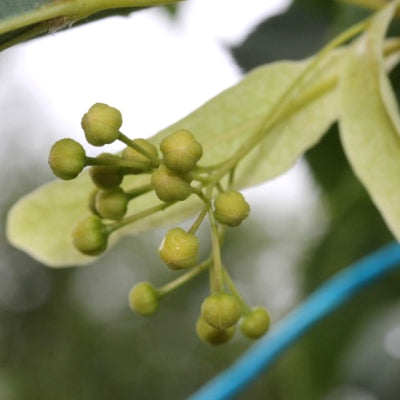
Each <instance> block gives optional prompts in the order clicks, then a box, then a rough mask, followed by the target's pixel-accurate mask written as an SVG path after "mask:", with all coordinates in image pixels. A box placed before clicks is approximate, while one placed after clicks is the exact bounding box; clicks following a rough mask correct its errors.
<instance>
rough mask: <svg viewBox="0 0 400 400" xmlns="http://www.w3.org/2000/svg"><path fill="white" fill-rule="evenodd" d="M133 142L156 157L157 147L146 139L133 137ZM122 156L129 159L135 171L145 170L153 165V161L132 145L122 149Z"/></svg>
mask: <svg viewBox="0 0 400 400" xmlns="http://www.w3.org/2000/svg"><path fill="white" fill-rule="evenodd" d="M133 142H134V143H135V144H137V145H138V146H140V147H141V148H143V149H144V150H146V151H147V152H148V153H150V154H151V155H152V156H153V157H154V158H158V151H157V148H156V147H155V146H154V145H152V144H151V143H150V142H149V141H148V140H146V139H134V140H133ZM122 158H123V159H124V160H128V161H130V162H131V163H132V164H133V165H132V169H133V170H136V171H137V172H145V171H148V170H150V169H151V168H152V167H153V162H152V161H151V160H150V158H148V157H146V156H145V155H143V154H142V153H139V152H138V151H137V150H135V149H133V148H132V147H126V148H125V149H124V150H123V152H122ZM136 171H135V172H136Z"/></svg>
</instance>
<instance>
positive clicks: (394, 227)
mask: <svg viewBox="0 0 400 400" xmlns="http://www.w3.org/2000/svg"><path fill="white" fill-rule="evenodd" d="M396 4H397V2H396V3H393V2H392V3H391V4H390V5H388V6H387V7H385V8H384V9H383V10H382V11H381V12H379V13H378V14H377V16H376V17H375V18H374V19H373V20H372V23H371V25H370V27H369V29H368V31H367V32H366V33H365V34H364V35H363V36H362V37H361V38H360V39H359V40H358V41H357V42H356V43H355V45H354V46H353V47H352V48H351V49H349V54H348V58H347V62H346V65H345V67H344V70H343V75H342V77H341V83H340V133H341V139H342V142H343V146H344V149H345V152H346V154H347V157H348V159H349V161H350V164H351V165H352V167H353V169H354V171H355V173H356V175H357V176H358V178H359V179H360V181H361V182H362V183H363V185H364V186H365V187H366V189H367V191H368V192H369V194H370V196H371V198H372V200H373V201H374V203H375V205H376V206H377V208H378V209H379V210H380V212H381V214H382V216H383V218H384V219H385V221H386V223H387V224H388V226H389V228H390V229H391V231H392V233H393V234H394V235H395V237H396V238H397V239H400V136H399V134H400V131H399V127H400V121H399V116H398V107H397V105H396V101H395V97H394V94H393V92H392V89H391V87H390V84H389V82H388V78H387V77H386V74H385V70H384V64H383V56H382V45H383V38H384V35H385V32H386V29H387V27H388V24H389V22H390V20H391V18H392V16H393V13H394V10H395V7H396Z"/></svg>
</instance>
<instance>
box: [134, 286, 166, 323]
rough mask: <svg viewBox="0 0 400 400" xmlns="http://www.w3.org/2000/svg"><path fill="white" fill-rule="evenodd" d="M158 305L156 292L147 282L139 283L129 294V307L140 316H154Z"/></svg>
mask: <svg viewBox="0 0 400 400" xmlns="http://www.w3.org/2000/svg"><path fill="white" fill-rule="evenodd" d="M158 305H159V299H158V294H157V291H156V289H155V288H154V286H153V285H152V284H151V283H149V282H140V283H138V284H136V285H135V286H134V287H133V288H132V289H131V291H130V292H129V307H130V308H131V309H132V310H133V311H135V312H137V313H138V314H140V315H143V316H147V315H152V314H154V313H155V312H156V311H157V309H158Z"/></svg>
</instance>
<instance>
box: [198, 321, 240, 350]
mask: <svg viewBox="0 0 400 400" xmlns="http://www.w3.org/2000/svg"><path fill="white" fill-rule="evenodd" d="M196 332H197V336H198V337H199V338H200V339H201V340H202V341H203V342H204V343H207V344H211V345H212V346H217V345H219V344H223V343H226V342H228V341H229V340H230V339H231V338H232V337H233V335H234V334H235V327H234V326H231V327H230V328H227V329H216V328H214V327H213V326H211V325H209V324H207V322H206V321H204V319H203V318H202V317H200V318H199V319H198V320H197V323H196Z"/></svg>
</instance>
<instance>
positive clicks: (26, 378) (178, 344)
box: [0, 0, 400, 400]
mask: <svg viewBox="0 0 400 400" xmlns="http://www.w3.org/2000/svg"><path fill="white" fill-rule="evenodd" d="M178 12H179V10H178ZM365 15H366V12H365V11H363V10H361V9H359V8H355V7H351V6H348V5H344V4H343V3H337V2H334V1H331V0H326V1H323V2H321V1H319V0H297V1H294V3H293V4H292V5H291V6H290V7H289V9H288V10H287V11H286V12H285V13H283V14H281V15H278V16H275V17H273V18H270V19H268V20H266V21H264V22H262V23H261V24H260V25H259V26H257V27H255V29H254V31H253V32H252V33H251V34H250V35H249V36H248V38H247V39H246V40H245V41H244V42H243V43H242V44H241V45H240V46H235V47H234V48H232V49H231V51H232V54H233V56H234V58H235V60H236V62H237V63H238V65H239V66H240V67H241V68H242V70H243V71H244V72H245V71H247V70H249V69H251V68H253V67H255V66H257V65H259V64H262V63H265V62H271V61H274V60H278V59H299V58H303V57H306V56H309V55H311V54H313V52H315V51H316V50H317V49H318V48H319V47H321V46H322V45H323V44H324V43H325V42H326V41H327V40H328V39H329V37H331V36H332V35H334V34H335V33H337V32H339V31H340V30H341V29H343V28H344V27H346V26H348V25H349V24H351V23H353V22H355V21H357V20H359V19H361V18H363V16H365ZM396 30H398V29H397V24H394V31H396ZM7 72H8V66H7V62H4V61H3V63H2V64H1V65H0V75H1V76H5V75H6V73H7ZM391 78H392V82H393V85H394V87H395V90H396V94H399V93H400V69H399V68H397V69H396V70H395V71H393V73H392V75H391ZM2 91H3V93H2V95H1V97H0V109H1V110H2V111H1V112H2V114H3V115H4V116H6V117H5V118H4V120H5V121H6V124H4V125H5V126H2V130H3V132H2V144H1V147H0V160H1V162H2V164H1V165H2V170H1V173H0V185H1V188H2V189H1V197H0V210H1V211H0V212H1V214H0V216H1V224H2V225H1V226H2V229H1V232H0V235H1V239H0V247H1V250H0V400H50V399H51V400H53V399H58V400H92V399H96V400H110V399H116V400H132V399H135V400H147V399H148V400H150V399H151V400H153V399H160V400H161V399H184V398H186V397H187V396H188V395H189V394H191V393H192V392H194V391H195V390H196V389H197V388H198V387H199V386H200V385H202V384H203V383H205V382H206V381H207V380H208V379H210V378H211V377H213V376H214V375H215V374H217V373H218V372H220V371H221V370H222V369H224V368H226V367H227V366H229V365H230V364H231V363H232V362H233V361H234V360H235V359H236V358H237V357H238V356H239V355H240V354H242V353H243V352H244V351H245V350H246V349H247V348H248V347H249V346H250V345H251V342H250V341H248V340H246V339H243V338H241V337H240V335H238V334H237V335H236V337H235V339H234V340H233V341H232V342H230V343H229V344H227V345H225V346H221V347H218V348H210V347H208V346H206V345H204V344H203V343H201V342H200V341H199V340H198V339H197V337H196V335H195V332H194V325H195V321H196V319H197V315H198V312H199V307H200V304H201V301H202V299H203V298H204V297H205V296H206V295H207V288H208V285H207V277H206V276H204V277H201V278H200V279H197V280H195V281H193V282H191V283H190V284H188V285H186V286H185V287H184V288H183V289H180V290H179V291H177V292H175V293H173V294H172V295H171V296H169V297H168V298H166V299H165V302H163V306H162V307H161V310H160V312H159V313H158V315H157V316H156V317H154V318H150V319H147V318H140V317H138V316H135V315H132V313H131V312H130V311H129V308H128V305H127V293H128V292H129V289H130V287H131V285H132V284H133V283H135V282H137V281H140V280H149V281H152V282H154V283H155V284H162V283H164V282H166V281H167V280H168V279H170V278H171V277H172V276H174V274H173V273H171V272H170V271H165V270H164V269H161V268H159V267H160V262H159V260H158V257H157V254H156V252H155V251H154V249H155V248H156V247H157V246H158V243H159V242H160V240H161V238H162V236H163V231H161V230H160V231H156V232H152V233H147V234H144V235H141V236H138V237H134V238H126V239H124V240H123V241H122V242H121V243H120V244H119V245H118V246H116V247H115V248H114V249H113V250H112V251H110V252H109V253H108V254H107V255H106V256H104V257H103V258H102V259H101V260H100V261H98V262H96V263H94V264H93V265H90V266H88V267H85V268H77V269H63V270H52V269H48V268H46V267H44V266H43V265H41V264H39V263H37V262H35V261H34V260H32V259H31V258H30V257H29V256H27V255H25V254H23V253H21V252H19V251H18V250H16V249H14V248H12V247H11V246H10V245H8V243H7V241H6V239H5V236H4V235H5V234H4V231H5V221H6V213H7V210H8V209H9V208H10V207H11V205H12V204H13V203H14V202H15V201H16V200H17V199H18V198H19V197H21V196H22V195H23V194H25V193H26V192H28V191H29V190H32V189H33V188H35V187H37V186H38V185H39V184H42V183H43V182H45V181H47V180H49V179H51V178H52V177H51V174H50V172H49V171H48V169H47V168H46V166H45V165H44V163H43V157H46V156H45V155H46V154H47V151H48V148H49V143H47V142H46V140H44V139H40V136H41V134H42V136H45V135H43V132H40V129H41V127H40V121H41V119H42V118H46V113H45V110H44V108H43V107H42V105H41V103H40V102H37V105H36V109H32V107H29V109H27V107H26V102H27V99H30V101H32V98H34V97H35V96H36V94H34V93H31V92H29V91H28V90H27V89H26V88H24V87H23V86H19V87H13V86H7V85H2ZM21 114H22V115H23V116H24V118H21V117H20V115H21ZM48 129H50V128H48ZM305 129H306V127H305ZM32 137H35V140H31V138H32ZM10 149H11V150H12V151H10ZM39 161H40V162H39ZM306 162H307V164H305V163H304V165H303V168H304V170H305V171H306V173H307V176H308V178H309V184H308V185H309V187H308V190H309V191H310V192H311V194H310V198H311V199H312V200H310V201H311V203H310V204H311V206H309V207H306V208H305V209H304V211H300V212H288V211H287V210H286V209H285V208H284V205H283V206H282V207H281V208H277V207H276V205H275V206H274V205H273V204H270V203H268V199H266V200H265V201H260V202H258V203H257V205H256V206H255V207H254V208H253V211H252V215H251V217H250V218H249V220H248V221H247V222H246V223H244V224H242V225H241V227H240V228H238V229H234V230H232V231H231V232H229V234H228V238H227V241H226V246H225V247H224V250H223V257H224V262H225V264H226V265H228V266H229V268H230V270H231V271H232V275H233V276H234V278H235V281H236V282H237V284H238V287H239V288H240V289H241V291H242V293H243V294H244V296H245V297H246V298H247V299H248V300H249V302H250V303H251V304H262V305H266V306H267V307H268V308H269V309H270V311H271V314H272V316H273V320H274V321H276V320H279V319H280V318H282V317H283V316H284V315H285V314H286V313H287V312H288V311H289V310H290V309H292V308H293V307H294V306H295V305H296V304H298V303H299V302H301V300H302V299H303V298H305V297H307V295H308V294H309V293H311V292H312V291H313V290H314V289H315V288H317V287H318V286H319V285H320V284H321V283H322V282H324V281H325V280H326V279H328V278H329V277H330V276H332V275H333V274H334V273H335V272H336V271H338V270H340V269H342V268H344V267H345V266H346V265H348V264H349V263H351V262H354V261H355V260H357V259H358V258H360V257H362V256H364V255H366V254H367V253H369V252H371V251H373V250H375V249H377V248H379V247H380V246H382V245H384V244H385V243H388V242H390V241H392V240H393V238H392V235H391V234H390V233H389V232H388V230H387V228H386V227H385V225H384V223H383V221H382V219H381V217H380V216H379V214H378V213H377V211H376V209H375V207H374V206H373V204H372V203H371V201H370V199H369V197H368V195H367V194H366V192H365V191H364V189H363V188H362V187H361V186H360V184H359V183H358V181H357V179H356V178H355V177H354V175H353V173H352V172H351V170H350V167H349V165H348V164H347V161H346V159H345V157H344V155H343V152H342V150H341V147H340V143H339V139H338V135H337V127H336V126H334V127H332V128H331V130H330V132H329V133H328V134H327V135H326V136H325V138H324V139H323V140H322V142H321V143H320V144H319V145H318V146H316V147H315V148H314V149H312V150H311V151H310V152H309V153H308V154H307V155H306ZM8 166H10V168H9V167H8ZM201 234H202V235H204V238H205V239H204V241H206V235H207V231H206V230H205V231H202V233H201ZM243 238H245V240H243ZM399 377H400V273H395V274H391V275H390V276H388V277H386V278H385V279H383V280H382V281H380V282H377V283H376V284H375V285H374V286H373V287H370V288H367V289H366V290H365V291H363V292H362V294H360V295H359V296H357V298H355V299H353V300H352V301H350V302H349V303H347V304H346V305H345V306H343V307H342V308H340V310H338V311H337V312H335V313H334V314H333V315H331V316H330V317H329V318H327V319H326V320H324V321H323V322H322V323H320V324H319V325H318V326H317V327H315V328H314V329H313V330H312V331H311V332H310V333H308V334H307V335H306V336H305V337H304V338H303V339H302V340H300V341H299V342H298V343H296V344H295V345H293V346H292V347H291V348H290V349H289V350H288V351H287V352H286V353H285V354H284V356H283V357H282V358H281V359H280V360H279V361H278V362H276V363H275V364H274V366H273V367H272V369H271V370H270V371H269V372H268V373H267V374H264V375H262V376H261V377H259V378H258V379H257V380H256V381H255V382H254V383H253V384H252V385H251V386H250V387H249V388H248V389H247V390H246V391H245V392H243V393H242V394H241V395H239V396H238V397H237V398H238V399H246V400H248V399H271V400H313V399H323V400H378V399H382V400H397V399H399V398H400V379H399ZM210 400H212V399H210Z"/></svg>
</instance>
